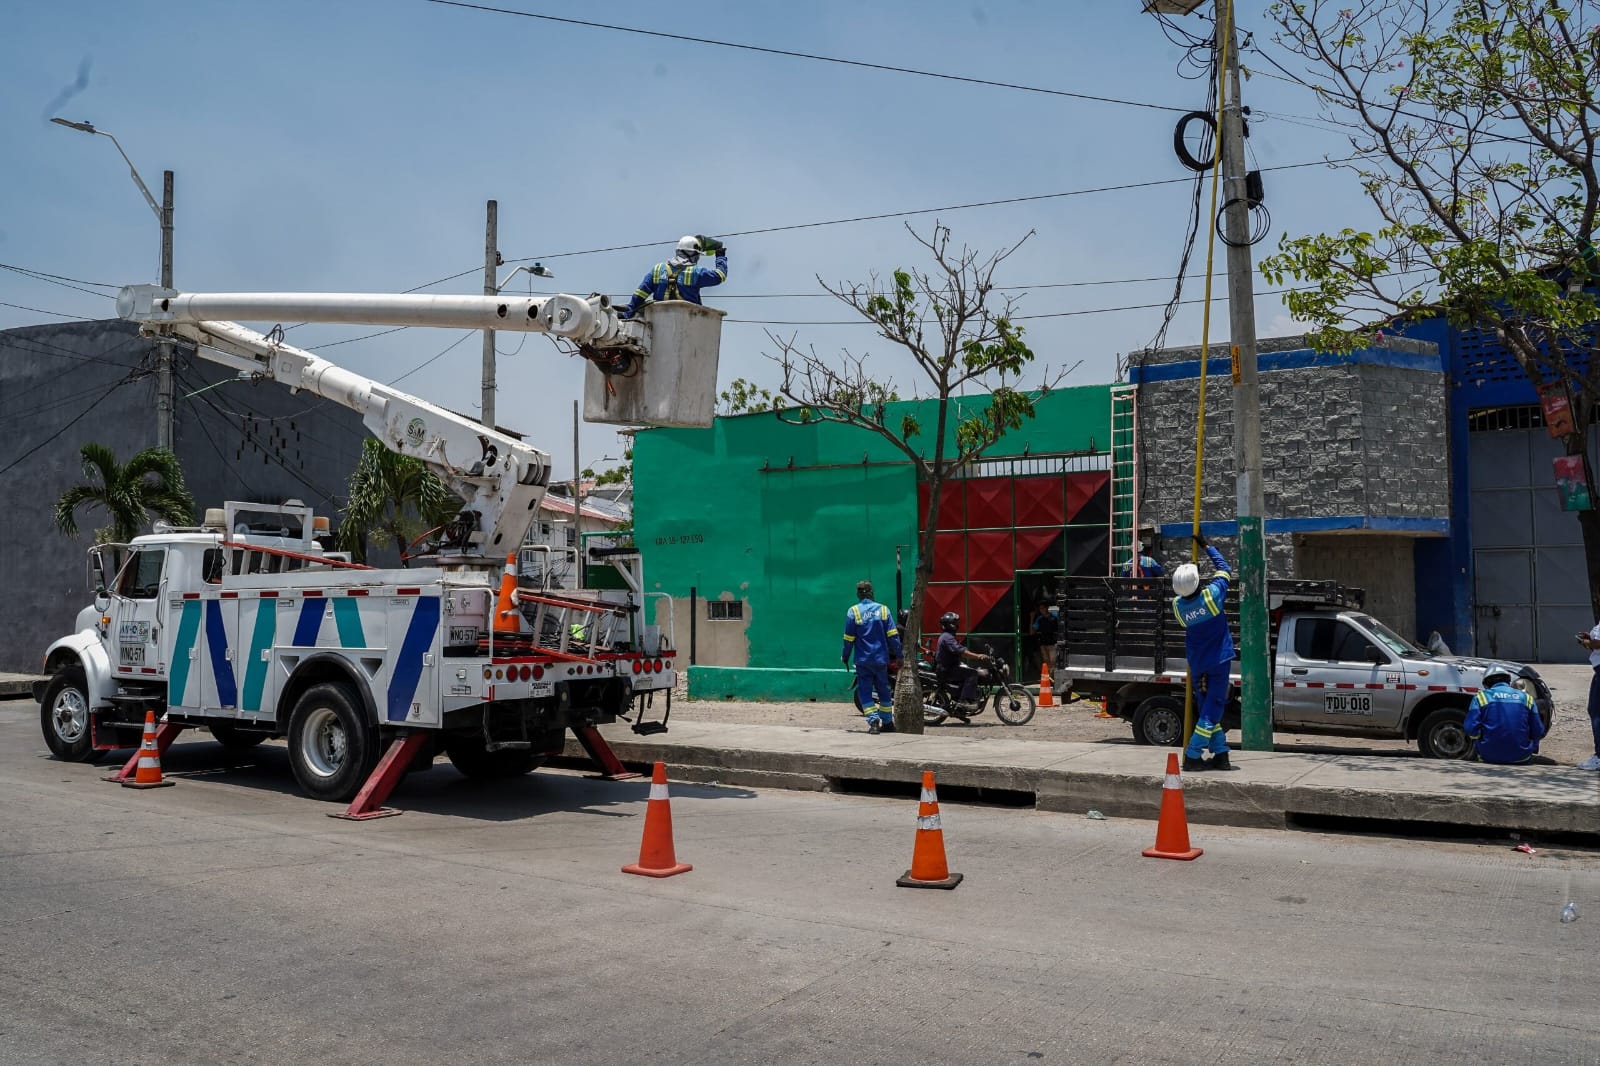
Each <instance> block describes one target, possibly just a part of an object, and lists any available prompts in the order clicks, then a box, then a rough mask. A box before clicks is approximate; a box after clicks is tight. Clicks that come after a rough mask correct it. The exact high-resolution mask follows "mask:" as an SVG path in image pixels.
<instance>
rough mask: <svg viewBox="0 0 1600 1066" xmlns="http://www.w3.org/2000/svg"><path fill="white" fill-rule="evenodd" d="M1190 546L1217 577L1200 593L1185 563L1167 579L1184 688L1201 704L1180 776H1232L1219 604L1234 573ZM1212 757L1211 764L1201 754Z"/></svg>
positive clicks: (1229, 640)
mask: <svg viewBox="0 0 1600 1066" xmlns="http://www.w3.org/2000/svg"><path fill="white" fill-rule="evenodd" d="M1194 542H1195V544H1196V545H1198V546H1199V547H1200V548H1202V549H1204V550H1205V553H1206V555H1207V556H1208V557H1209V558H1210V559H1211V566H1212V568H1213V569H1214V570H1215V571H1216V573H1214V574H1213V575H1212V577H1211V580H1210V581H1208V582H1206V584H1205V586H1204V587H1202V586H1201V584H1200V568H1199V567H1197V566H1195V565H1194V564H1193V563H1184V564H1183V565H1182V566H1180V567H1178V569H1177V570H1175V571H1173V573H1172V591H1173V592H1176V593H1177V594H1178V595H1177V596H1176V598H1174V599H1173V601H1172V612H1173V614H1175V615H1177V616H1178V622H1179V623H1180V624H1181V625H1182V626H1183V652H1184V658H1185V659H1186V660H1188V663H1189V686H1190V688H1191V689H1193V690H1194V694H1195V698H1196V699H1198V700H1199V701H1200V713H1199V714H1198V715H1197V716H1196V717H1195V723H1194V735H1193V736H1191V737H1190V738H1189V745H1188V747H1186V748H1184V749H1183V768H1184V769H1185V770H1232V769H1233V768H1234V767H1233V765H1232V764H1231V763H1229V761H1228V737H1227V731H1226V730H1225V729H1223V727H1222V713H1223V711H1224V710H1225V709H1226V708H1227V706H1228V668H1229V666H1230V665H1231V664H1232V662H1233V634H1232V633H1230V632H1228V616H1227V614H1226V613H1224V611H1223V604H1224V601H1226V599H1227V597H1228V583H1229V582H1230V581H1231V580H1232V579H1233V572H1232V571H1231V570H1229V569H1228V561H1227V560H1226V559H1224V558H1223V557H1222V553H1221V552H1219V551H1217V549H1215V548H1213V547H1212V546H1211V545H1210V544H1209V543H1207V541H1206V538H1205V537H1203V536H1201V535H1200V534H1199V533H1196V534H1195V535H1194ZM1207 749H1210V751H1211V761H1210V762H1206V761H1205V759H1204V754H1205V752H1206V750H1207Z"/></svg>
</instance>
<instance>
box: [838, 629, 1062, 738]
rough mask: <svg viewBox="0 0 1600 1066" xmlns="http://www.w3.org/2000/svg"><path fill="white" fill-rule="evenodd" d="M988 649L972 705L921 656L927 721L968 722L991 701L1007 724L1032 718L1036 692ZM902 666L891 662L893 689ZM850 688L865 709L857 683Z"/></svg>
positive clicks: (920, 678)
mask: <svg viewBox="0 0 1600 1066" xmlns="http://www.w3.org/2000/svg"><path fill="white" fill-rule="evenodd" d="M988 652H989V653H988V654H985V656H984V664H983V665H982V666H980V667H979V668H978V698H977V700H976V701H974V702H973V703H971V704H963V703H961V701H960V699H959V697H960V695H961V686H960V685H959V684H955V683H948V684H947V683H945V682H944V681H943V680H941V679H940V678H939V677H938V675H937V673H936V671H935V670H934V666H933V663H931V662H929V661H928V660H927V659H924V658H920V657H919V658H918V660H917V681H918V682H919V683H920V684H921V686H922V720H923V722H924V723H926V724H927V725H943V724H944V723H945V721H947V720H948V719H951V718H955V719H957V720H959V721H961V722H962V723H968V722H971V721H972V719H974V718H976V717H977V716H978V715H980V714H982V713H983V711H984V708H985V707H987V706H989V705H990V704H993V705H994V713H995V715H996V717H998V718H999V719H1000V721H1002V722H1004V723H1005V724H1006V725H1027V724H1028V723H1029V722H1031V721H1032V720H1033V714H1034V710H1035V704H1034V701H1033V693H1031V692H1029V691H1028V690H1027V689H1026V688H1023V687H1022V686H1021V685H1018V684H1015V683H1014V682H1012V680H1011V666H1010V664H1008V663H1006V662H1005V661H1004V660H1002V659H999V658H997V657H995V656H994V655H993V654H992V652H993V649H992V648H990V649H988ZM899 667H900V664H898V663H891V664H890V666H889V679H890V687H891V688H892V687H894V685H895V683H896V681H897V679H898V675H899ZM850 687H851V698H852V699H853V700H854V701H855V705H856V710H857V711H861V710H863V708H862V706H861V696H860V694H859V693H857V692H856V691H855V684H854V682H852V683H851V686H850Z"/></svg>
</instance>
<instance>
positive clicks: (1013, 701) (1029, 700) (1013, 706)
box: [994, 685, 1034, 725]
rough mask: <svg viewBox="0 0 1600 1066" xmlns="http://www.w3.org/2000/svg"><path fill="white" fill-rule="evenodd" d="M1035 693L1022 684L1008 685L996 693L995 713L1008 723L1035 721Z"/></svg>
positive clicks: (1018, 723) (1025, 723) (1017, 723)
mask: <svg viewBox="0 0 1600 1066" xmlns="http://www.w3.org/2000/svg"><path fill="white" fill-rule="evenodd" d="M1033 712H1034V702H1033V693H1031V692H1029V691H1028V690H1027V689H1025V688H1023V687H1022V686H1021V685H1007V686H1006V687H1005V689H1004V691H1001V692H996V693H995V694H994V713H995V714H997V715H999V716H1000V720H1001V721H1002V722H1004V723H1005V724H1006V725H1027V724H1028V723H1029V722H1031V721H1033Z"/></svg>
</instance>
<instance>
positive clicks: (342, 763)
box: [289, 683, 378, 803]
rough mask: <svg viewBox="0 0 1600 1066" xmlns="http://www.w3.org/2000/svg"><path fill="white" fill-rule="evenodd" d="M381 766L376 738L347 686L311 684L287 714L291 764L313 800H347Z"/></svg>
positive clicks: (296, 778)
mask: <svg viewBox="0 0 1600 1066" xmlns="http://www.w3.org/2000/svg"><path fill="white" fill-rule="evenodd" d="M377 764H378V738H377V734H376V731H375V730H374V729H373V728H372V726H371V724H370V723H368V722H367V720H366V717H365V716H364V715H363V714H362V711H361V701H360V699H359V698H357V696H356V695H355V693H353V692H351V691H350V689H349V687H348V686H346V685H341V684H337V683H324V684H321V685H312V686H311V687H310V688H308V689H306V691H305V694H304V695H302V696H301V697H300V699H299V700H298V701H297V702H296V703H295V705H294V711H293V713H292V714H290V716H289V765H290V766H291V767H292V768H293V769H294V779H295V780H296V781H297V782H299V784H300V789H301V791H302V792H304V793H305V794H306V795H308V796H310V797H311V798H312V799H319V800H329V801H332V802H335V803H344V802H347V801H348V800H350V799H353V798H354V797H355V794H356V793H357V792H359V791H360V790H361V786H362V784H363V783H364V782H365V781H366V779H367V777H368V775H370V774H371V773H372V768H373V767H374V766H376V765H377Z"/></svg>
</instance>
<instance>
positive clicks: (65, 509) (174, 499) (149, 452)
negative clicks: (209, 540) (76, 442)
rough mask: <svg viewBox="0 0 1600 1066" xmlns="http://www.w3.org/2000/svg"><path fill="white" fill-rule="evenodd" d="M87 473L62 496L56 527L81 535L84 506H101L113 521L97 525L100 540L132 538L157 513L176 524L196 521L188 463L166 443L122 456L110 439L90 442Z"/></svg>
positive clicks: (85, 459)
mask: <svg viewBox="0 0 1600 1066" xmlns="http://www.w3.org/2000/svg"><path fill="white" fill-rule="evenodd" d="M79 454H80V455H81V456H82V457H83V476H84V477H85V478H88V479H89V480H88V481H87V482H86V483H84V484H80V485H74V486H72V488H70V489H68V490H67V491H66V492H63V493H62V494H61V497H60V499H58V500H56V513H55V520H56V528H57V529H59V530H60V531H61V532H63V533H65V534H66V535H67V536H69V537H76V536H77V535H78V508H79V507H83V506H85V505H87V506H90V507H98V508H100V509H101V510H103V511H104V512H105V513H106V515H107V516H108V517H109V518H110V520H111V521H110V524H109V525H106V526H104V527H102V528H100V529H97V530H95V534H94V539H95V542H96V543H101V544H103V543H107V542H114V543H126V542H127V541H130V540H132V539H133V538H134V537H137V536H138V535H139V532H140V531H141V530H142V529H144V526H145V522H146V521H147V520H148V518H149V516H150V515H151V514H154V515H155V516H156V517H157V518H162V519H165V520H166V521H168V522H171V523H172V524H173V525H179V526H187V525H193V524H194V511H195V505H194V497H193V496H192V495H191V494H190V493H189V490H188V488H186V487H185V486H184V483H183V466H182V464H180V463H179V462H178V457H177V456H176V455H174V454H173V453H172V452H171V451H169V450H167V449H166V448H146V449H145V450H144V451H142V452H139V453H137V454H136V455H134V456H133V458H131V459H129V460H128V461H127V463H126V464H119V463H118V462H117V455H116V453H115V452H113V451H112V450H111V449H110V448H108V447H106V446H105V445H104V444H92V443H91V444H85V445H84V446H83V447H82V448H81V449H80V451H79Z"/></svg>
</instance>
